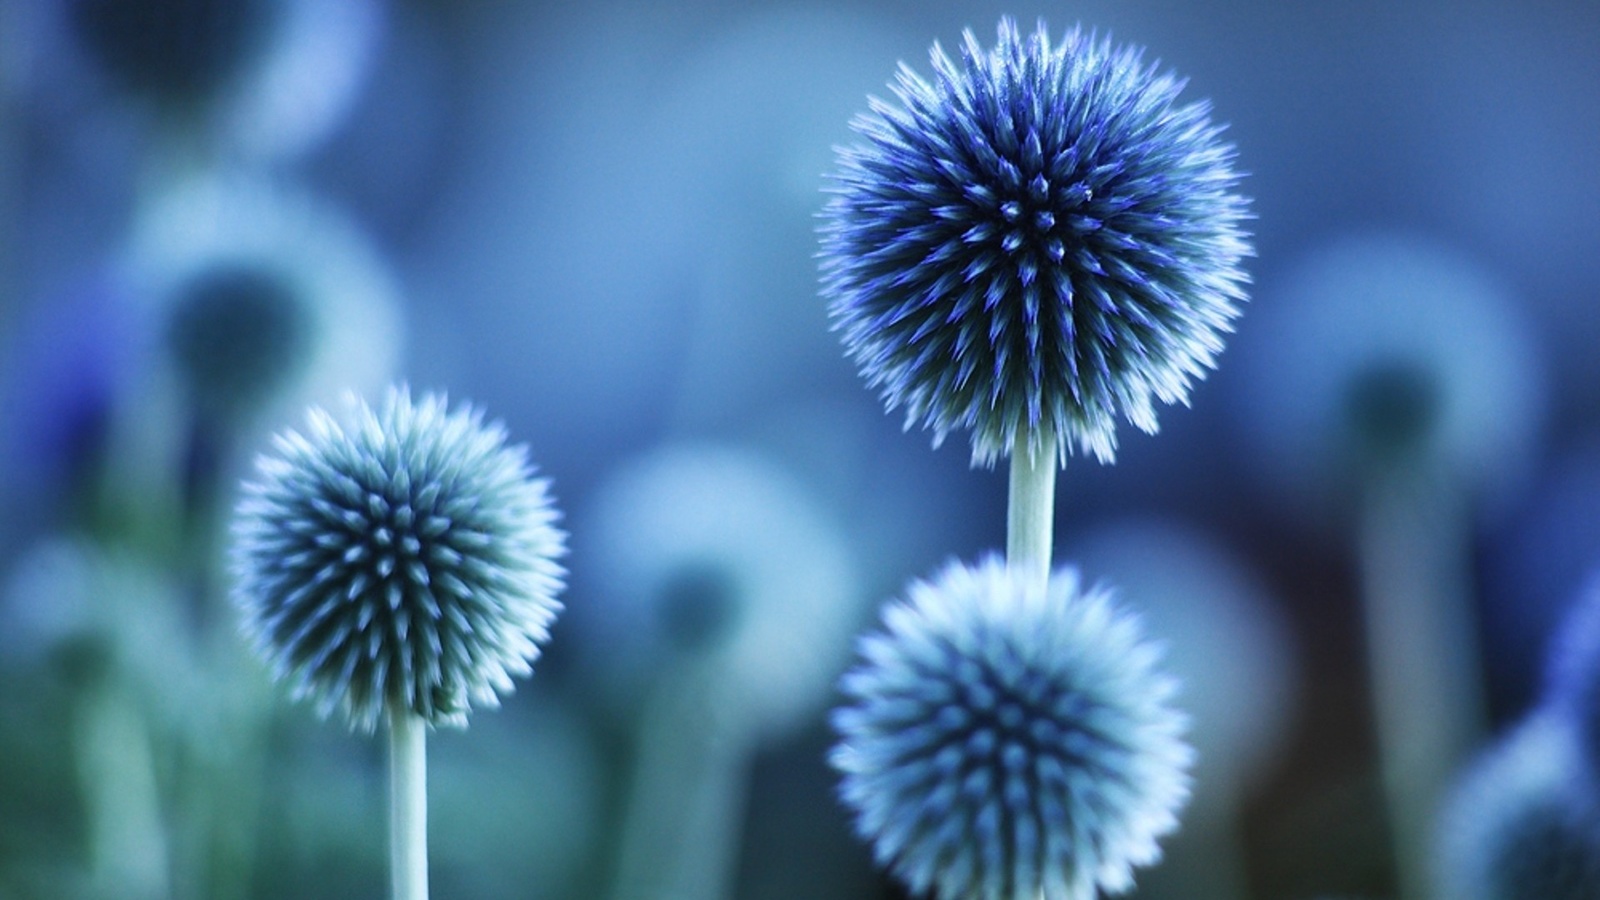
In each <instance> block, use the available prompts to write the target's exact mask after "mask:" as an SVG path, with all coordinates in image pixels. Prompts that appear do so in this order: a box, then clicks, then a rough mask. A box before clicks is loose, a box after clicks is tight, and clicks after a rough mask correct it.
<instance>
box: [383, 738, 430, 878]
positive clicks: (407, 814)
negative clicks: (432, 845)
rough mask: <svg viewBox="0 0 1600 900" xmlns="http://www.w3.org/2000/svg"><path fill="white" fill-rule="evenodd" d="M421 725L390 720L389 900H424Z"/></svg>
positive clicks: (425, 775) (425, 809) (425, 836)
mask: <svg viewBox="0 0 1600 900" xmlns="http://www.w3.org/2000/svg"><path fill="white" fill-rule="evenodd" d="M426 728H427V726H426V724H425V723H424V722H423V721H422V718H421V717H420V716H416V715H413V714H411V713H409V712H405V711H395V712H391V713H390V715H389V883H390V885H391V887H392V890H391V892H390V897H391V898H392V900H428V763H427V756H426V746H425V741H426V735H427V731H426Z"/></svg>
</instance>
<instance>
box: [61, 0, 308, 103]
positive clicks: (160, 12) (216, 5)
mask: <svg viewBox="0 0 1600 900" xmlns="http://www.w3.org/2000/svg"><path fill="white" fill-rule="evenodd" d="M280 7H281V4H279V3H276V2H263V0H244V2H238V0H226V2H223V0H149V2H142V3H124V2H120V0H72V2H71V3H69V4H68V15H69V17H70V24H71V26H72V28H73V29H74V30H75V31H76V33H77V37H78V39H79V40H80V41H81V42H82V43H83V46H84V48H85V50H87V52H88V53H89V55H90V56H91V57H92V58H93V59H94V60H95V62H96V63H97V64H99V65H100V66H101V67H102V68H103V69H104V70H105V72H106V74H107V75H108V76H110V77H111V78H112V79H113V80H114V81H115V82H116V83H117V85H118V86H119V87H121V88H124V89H126V90H128V91H130V92H133V93H137V94H141V95H147V96H150V97H151V98H153V99H155V100H157V101H159V102H162V103H166V104H170V105H172V106H176V107H179V108H183V109H188V108H192V107H196V106H201V105H204V104H205V103H208V102H211V101H214V100H215V99H216V98H217V97H218V96H219V95H221V94H223V93H225V92H226V90H227V89H228V88H230V87H232V86H234V85H235V84H236V83H237V82H238V81H239V80H240V79H241V78H243V77H244V76H245V74H246V73H247V72H248V71H249V69H250V67H251V66H253V65H255V64H257V63H258V62H259V60H260V59H261V58H262V57H264V56H265V55H266V51H267V49H268V47H269V46H270V43H271V42H270V38H271V36H272V35H273V33H274V32H275V31H276V30H277V28H278V26H279V25H280V24H281V23H280V22H279V21H278V19H279V18H280V15H279V14H280Z"/></svg>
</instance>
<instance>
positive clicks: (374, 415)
mask: <svg viewBox="0 0 1600 900" xmlns="http://www.w3.org/2000/svg"><path fill="white" fill-rule="evenodd" d="M556 519H557V513H556V510H555V508H554V507H553V505H552V503H551V499H550V496H549V493H548V482H546V481H545V480H543V479H539V478H535V477H533V474H532V469H531V467H530V466H529V464H528V462H527V455H526V451H525V449H524V448H522V447H520V446H508V445H507V443H506V433H505V430H504V429H503V428H502V427H501V426H500V425H499V424H486V423H485V422H484V421H483V418H482V416H481V415H480V414H479V413H478V412H477V411H476V410H474V409H472V408H470V407H461V408H457V409H455V410H451V409H450V408H449V407H448V405H447V403H446V400H445V398H443V397H442V396H437V395H427V396H424V397H423V398H422V399H421V401H420V402H416V403H413V402H412V399H411V396H410V393H409V392H408V391H407V390H405V389H404V388H400V389H392V390H391V391H390V392H389V394H388V396H387V398H386V399H385V401H384V403H383V405H382V406H381V407H379V408H378V409H372V408H370V407H368V406H367V405H366V404H365V403H357V404H356V409H355V410H354V415H353V416H352V417H350V419H349V420H348V421H345V422H340V421H338V420H336V419H335V418H334V417H333V416H331V415H329V414H328V413H327V412H325V411H323V410H321V409H316V408H313V409H312V411H311V414H310V420H309V424H308V427H307V429H306V431H305V433H304V434H301V433H298V432H294V431H289V432H285V433H283V434H281V435H279V436H278V437H277V439H276V440H275V441H274V444H273V452H272V453H271V454H268V455H265V456H263V457H262V458H261V459H260V460H259V462H258V478H257V480H255V481H253V482H251V483H248V484H246V485H245V496H244V499H243V500H242V501H241V502H240V504H239V508H238V514H237V518H236V521H235V525H234V536H235V539H236V545H235V547H234V560H235V572H236V576H237V581H236V585H235V591H234V592H235V597H236V600H237V602H238V604H239V605H240V607H241V608H242V609H243V611H244V616H245V627H246V630H247V632H248V633H249V635H250V636H251V637H252V638H253V639H254V641H255V643H256V645H257V648H258V650H259V652H260V653H261V654H262V655H263V657H264V658H265V659H267V660H268V662H269V663H270V664H271V665H272V667H273V669H274V671H275V674H276V676H277V677H278V678H280V679H282V680H287V681H288V682H290V684H291V686H292V689H293V692H294V694H295V696H296V697H297V698H301V697H305V698H310V699H312V700H314V701H315V703H316V704H317V707H318V709H319V711H320V712H321V713H322V714H323V715H327V714H329V713H330V712H332V711H333V710H334V709H338V710H340V712H342V713H343V714H344V716H345V717H346V718H347V719H348V720H349V721H350V723H351V725H352V726H353V727H356V728H360V729H363V730H366V731H371V730H372V729H373V728H374V727H375V726H376V724H377V721H378V719H379V717H380V714H381V713H384V712H388V713H390V714H395V713H401V712H410V713H415V714H416V715H418V716H420V717H422V718H423V719H424V720H426V721H427V722H429V723H430V724H458V725H459V724H464V723H465V720H466V714H467V710H468V708H469V706H470V705H472V704H480V705H486V706H494V705H496V704H497V703H498V700H499V695H500V694H503V693H507V692H509V691H510V690H511V689H512V683H511V676H514V675H516V676H525V675H528V674H529V673H530V672H531V671H532V669H531V666H532V663H533V661H534V659H535V658H536V657H537V656H538V655H539V648H540V645H541V644H542V643H543V642H544V641H545V640H546V639H547V638H548V636H549V627H550V624H551V622H552V621H553V620H554V619H555V616H556V613H557V612H558V611H559V610H560V609H561V604H560V602H559V601H558V600H557V599H556V594H557V593H558V592H559V591H560V589H561V588H562V586H563V584H562V581H563V575H564V571H563V569H562V567H561V566H560V565H559V564H558V563H557V561H556V560H557V558H558V557H559V556H560V555H561V554H562V553H563V552H564V549H565V535H564V534H563V533H562V532H561V531H560V530H559V529H557V528H556V525H555V522H556Z"/></svg>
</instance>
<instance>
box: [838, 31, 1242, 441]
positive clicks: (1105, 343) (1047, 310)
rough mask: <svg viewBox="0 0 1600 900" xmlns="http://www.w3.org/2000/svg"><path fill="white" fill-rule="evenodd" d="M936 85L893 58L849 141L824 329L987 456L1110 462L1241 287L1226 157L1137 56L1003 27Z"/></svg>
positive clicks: (931, 419)
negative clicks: (829, 323) (1049, 454)
mask: <svg viewBox="0 0 1600 900" xmlns="http://www.w3.org/2000/svg"><path fill="white" fill-rule="evenodd" d="M932 63H933V68H934V73H935V78H934V79H933V81H931V82H930V81H928V80H925V79H923V78H922V77H921V76H919V75H917V74H916V73H915V72H913V71H912V70H911V69H910V68H909V67H906V66H904V65H902V66H901V68H900V71H899V73H898V77H897V79H896V81H895V82H894V83H893V84H892V85H891V89H892V90H893V92H894V95H895V98H896V100H898V104H892V103H889V102H885V101H882V100H879V99H877V98H873V99H872V100H871V101H870V107H869V110H868V112H866V113H865V114H863V115H860V116H858V117H857V118H856V119H855V120H853V122H852V127H853V128H854V129H855V131H856V132H857V134H858V135H859V136H860V137H861V138H862V139H864V142H862V143H859V144H857V145H855V146H852V147H849V148H845V149H843V150H841V151H840V155H839V171H838V173H837V175H836V179H835V180H836V183H835V185H834V186H833V187H832V197H831V199H830V200H829V202H828V205H827V207H826V209H825V211H824V213H823V219H824V223H823V225H822V227H821V234H822V253H821V260H822V261H821V267H822V281H823V293H824V295H825V296H826V297H827V299H828V300H829V311H830V315H831V317H832V319H833V322H834V326H835V328H836V329H837V330H839V331H841V332H842V335H843V340H844V343H845V345H846V347H847V350H848V352H849V354H850V356H851V357H852V358H853V359H854V360H855V361H856V363H857V364H858V366H859V367H860V369H861V370H862V373H863V375H864V376H865V377H866V379H867V382H868V383H869V384H870V385H871V386H872V387H874V388H878V389H880V390H881V392H882V394H883V397H884V400H885V402H886V403H887V405H888V407H889V408H890V409H891V410H893V409H899V408H904V409H905V411H906V414H907V418H906V424H907V427H910V425H911V424H913V423H919V422H920V423H921V424H922V425H923V426H924V427H927V428H931V429H932V430H933V432H934V439H935V443H938V442H940V441H942V440H943V439H944V437H945V436H946V435H947V434H948V433H949V432H951V431H954V430H957V429H971V430H972V440H973V459H974V461H975V462H981V463H984V464H992V463H993V462H994V460H995V459H996V458H997V457H1000V456H1004V455H1009V454H1011V453H1013V452H1014V451H1015V449H1016V448H1017V446H1018V444H1019V443H1021V444H1023V445H1024V446H1025V447H1026V448H1027V449H1028V450H1030V451H1031V450H1034V449H1037V448H1038V447H1040V446H1042V443H1041V437H1042V436H1045V435H1049V436H1053V437H1054V439H1055V446H1057V447H1059V448H1061V450H1062V452H1063V453H1065V452H1068V451H1071V450H1072V449H1073V448H1074V447H1076V448H1077V449H1078V450H1081V451H1083V452H1089V453H1093V454H1094V455H1095V456H1096V457H1097V458H1099V459H1100V460H1101V461H1106V462H1109V461H1111V460H1112V459H1113V458H1114V456H1115V450H1116V434H1115V424H1116V422H1115V420H1116V418H1117V416H1118V415H1119V414H1120V415H1121V416H1122V417H1123V418H1125V419H1126V420H1128V421H1130V422H1132V423H1133V424H1134V425H1135V426H1137V427H1138V428H1140V429H1141V430H1143V431H1145V432H1154V431H1155V430H1156V427H1157V425H1156V414H1155V409H1154V401H1155V400H1160V401H1161V402H1163V403H1168V404H1170V403H1180V402H1186V401H1187V397H1188V391H1189V385H1190V383H1191V381H1192V380H1193V379H1196V378H1201V377H1204V374H1205V371H1206V370H1207V369H1209V368H1211V367H1212V366H1213V365H1214V359H1215V356H1216V354H1217V353H1219V352H1220V351H1221V350H1222V335H1223V334H1224V333H1225V332H1228V331H1230V330H1231V328H1232V321H1233V320H1234V319H1235V318H1236V317H1237V316H1238V313H1239V308H1238V305H1239V304H1240V303H1242V302H1243V301H1244V299H1245V289H1244V288H1245V284H1246V283H1247V281H1248V276H1247V275H1246V274H1245V272H1244V271H1243V269H1242V268H1241V262H1242V260H1243V259H1244V258H1245V257H1247V256H1249V255H1251V253H1252V252H1253V251H1252V248H1251V245H1250V243H1249V240H1248V235H1247V234H1246V233H1245V232H1244V230H1243V229H1242V223H1243V221H1244V220H1245V219H1246V218H1248V217H1249V213H1248V210H1247V206H1248V203H1247V201H1246V200H1245V199H1244V198H1243V197H1241V196H1240V195H1238V194H1237V193H1235V190H1234V189H1235V187H1236V186H1237V183H1238V181H1239V175H1238V174H1237V173H1236V172H1235V170H1234V168H1233V162H1234V156H1235V154H1234V149H1233V147H1232V145H1230V144H1227V143H1224V142H1222V141H1221V140H1220V134H1221V132H1222V130H1223V126H1221V125H1216V124H1213V123H1212V122H1211V120H1210V118H1209V113H1210V107H1209V105H1208V104H1207V103H1205V102H1197V103H1189V104H1179V103H1178V94H1179V93H1180V91H1181V90H1182V87H1183V82H1182V81H1181V80H1180V79H1178V78H1177V77H1175V76H1173V75H1171V74H1163V73H1160V72H1159V71H1158V70H1157V68H1156V67H1155V66H1154V65H1147V64H1145V63H1144V62H1143V59H1142V52H1141V51H1140V50H1139V49H1138V48H1135V47H1123V48H1113V47H1112V45H1111V43H1110V41H1109V40H1108V39H1099V38H1097V37H1096V36H1095V35H1093V34H1091V33H1085V32H1083V31H1082V30H1079V29H1074V30H1073V31H1070V32H1068V33H1067V34H1066V36H1065V38H1064V39H1063V41H1062V42H1061V43H1059V44H1054V43H1052V42H1051V40H1050V37H1049V35H1048V33H1047V31H1046V29H1045V27H1044V25H1043V24H1042V23H1041V24H1040V25H1039V27H1038V29H1037V30H1036V31H1035V32H1034V33H1033V35H1031V36H1030V37H1027V38H1024V37H1023V35H1022V34H1021V33H1020V32H1019V31H1018V29H1017V27H1016V24H1015V23H1014V22H1013V21H1011V20H1010V19H1003V20H1001V22H1000V27H999V42H998V44H997V46H996V47H995V48H994V49H993V50H992V51H985V50H984V49H983V48H982V47H981V46H980V45H979V44H978V42H977V39H976V38H975V37H974V36H973V35H972V33H971V32H970V31H969V32H966V33H965V35H964V42H963V46H962V50H961V59H960V61H959V62H956V61H953V60H951V59H950V57H949V56H947V55H946V54H945V52H944V51H943V49H942V48H940V47H939V46H938V45H937V44H935V45H934V48H933V51H932Z"/></svg>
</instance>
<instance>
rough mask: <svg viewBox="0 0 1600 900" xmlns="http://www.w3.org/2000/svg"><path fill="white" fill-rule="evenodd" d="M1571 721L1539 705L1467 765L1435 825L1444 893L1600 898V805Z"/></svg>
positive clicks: (1475, 899)
mask: <svg viewBox="0 0 1600 900" xmlns="http://www.w3.org/2000/svg"><path fill="white" fill-rule="evenodd" d="M1571 726H1572V722H1571V721H1570V720H1569V719H1567V718H1566V717H1565V716H1563V715H1560V714H1558V713H1555V712H1554V711H1552V710H1542V711H1539V712H1536V713H1535V714H1534V715H1533V716H1532V717H1531V718H1530V719H1528V720H1527V721H1525V722H1523V723H1522V724H1521V725H1519V726H1518V727H1517V729H1516V730H1515V731H1513V732H1512V733H1511V734H1510V735H1508V736H1507V737H1506V738H1504V739H1502V740H1501V741H1500V742H1499V743H1498V744H1496V745H1495V746H1493V747H1491V748H1490V749H1489V750H1488V751H1487V752H1485V753H1484V754H1483V756H1482V757H1481V758H1479V759H1478V760H1477V761H1476V762H1474V763H1473V764H1472V765H1471V766H1469V767H1468V769H1467V770H1466V771H1465V773H1463V775H1462V776H1461V778H1460V781H1459V783H1458V784H1457V785H1456V787H1455V789H1454V791H1453V793H1452V795H1451V797H1450V798H1449V802H1448V803H1447V804H1446V805H1445V808H1444V812H1443V814H1442V816H1441V820H1440V826H1439V851H1438V856H1437V859H1436V860H1435V862H1436V865H1437V881H1438V889H1439V896H1441V897H1449V898H1451V900H1592V898H1594V897H1600V806H1596V794H1595V785H1594V782H1593V777H1592V775H1591V773H1590V772H1589V770H1588V769H1587V767H1586V766H1585V765H1584V764H1583V762H1582V760H1581V757H1580V756H1579V754H1578V751H1577V748H1576V746H1575V739H1574V735H1573V733H1572V727H1571Z"/></svg>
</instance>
